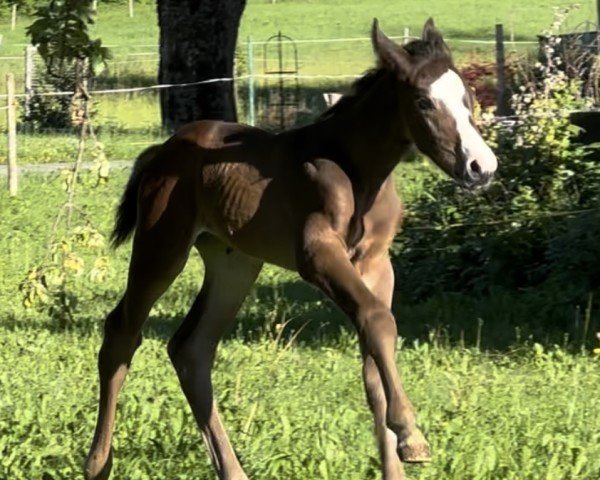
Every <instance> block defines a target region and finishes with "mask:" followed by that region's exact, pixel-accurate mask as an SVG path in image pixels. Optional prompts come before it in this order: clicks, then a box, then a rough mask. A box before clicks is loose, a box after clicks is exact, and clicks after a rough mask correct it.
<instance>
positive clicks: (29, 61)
mask: <svg viewBox="0 0 600 480" xmlns="http://www.w3.org/2000/svg"><path fill="white" fill-rule="evenodd" d="M34 53H35V47H34V46H33V45H27V47H25V117H28V116H29V113H30V111H31V97H33V77H34V75H35V65H34V63H33V55H34Z"/></svg>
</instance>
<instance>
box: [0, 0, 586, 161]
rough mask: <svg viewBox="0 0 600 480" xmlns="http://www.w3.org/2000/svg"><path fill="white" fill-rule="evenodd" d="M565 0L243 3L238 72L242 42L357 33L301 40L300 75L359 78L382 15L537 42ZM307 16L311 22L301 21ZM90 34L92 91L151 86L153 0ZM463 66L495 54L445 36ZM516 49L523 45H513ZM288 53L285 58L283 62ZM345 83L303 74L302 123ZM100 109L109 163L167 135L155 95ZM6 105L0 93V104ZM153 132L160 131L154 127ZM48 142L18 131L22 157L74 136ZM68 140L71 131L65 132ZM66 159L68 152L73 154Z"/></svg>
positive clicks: (15, 47) (3, 20)
mask: <svg viewBox="0 0 600 480" xmlns="http://www.w3.org/2000/svg"><path fill="white" fill-rule="evenodd" d="M570 3H571V2H570V1H565V0H557V1H554V2H552V3H551V4H548V2H546V1H544V0H535V1H531V2H526V3H524V2H520V1H517V0H510V1H506V2H497V1H492V0H485V1H477V2H474V1H472V2H464V1H457V0H452V1H441V0H436V1H427V2H404V3H402V4H401V5H398V4H395V3H393V2H386V1H383V0H377V1H374V0H371V1H345V2H342V1H325V2H316V1H310V0H306V1H283V2H277V3H275V4H272V3H270V2H267V1H265V0H260V1H250V2H249V3H248V5H247V7H246V11H245V13H244V16H243V18H242V23H241V26H240V32H239V41H238V47H239V48H238V50H239V51H238V56H237V58H238V59H240V61H239V62H238V73H240V74H244V73H246V72H247V62H248V59H247V56H246V43H245V42H246V39H247V38H248V37H249V36H252V38H253V40H255V41H264V40H266V39H267V38H268V37H270V36H271V35H273V34H275V33H277V31H279V30H281V31H282V32H283V33H285V34H287V35H290V36H291V37H292V38H294V39H297V40H305V39H329V38H363V40H359V41H352V42H329V43H328V42H325V43H317V44H313V43H298V55H299V73H300V74H303V75H333V76H335V75H358V74H360V73H362V72H364V71H365V70H366V69H368V68H369V67H371V66H372V65H373V54H372V49H371V46H370V43H369V41H368V40H366V38H367V37H368V31H369V26H370V22H371V19H372V18H373V17H375V16H377V17H379V19H380V20H381V24H382V27H383V28H384V30H385V31H386V32H387V33H388V34H390V35H402V34H403V32H404V28H405V27H408V28H409V29H410V32H411V34H413V35H419V34H420V29H421V27H422V24H423V22H424V21H425V19H426V18H427V17H428V16H430V15H433V16H434V17H435V18H436V20H437V22H438V25H439V26H440V28H441V29H442V30H443V31H444V33H445V34H446V36H447V37H448V38H450V39H452V38H462V39H476V40H487V41H490V40H493V38H494V24H495V23H497V22H502V23H504V25H505V29H506V32H507V35H510V33H511V32H512V33H513V34H514V38H515V39H516V40H527V41H535V38H536V37H535V35H536V34H537V33H539V32H540V31H542V30H543V29H545V28H547V27H548V26H549V24H550V22H551V20H552V8H551V6H553V5H557V6H559V5H560V6H566V5H569V4H570ZM580 3H581V8H580V9H579V10H577V11H576V12H574V13H573V14H572V16H571V18H570V19H569V21H568V22H567V25H566V26H565V29H567V30H568V29H569V28H572V29H578V28H579V27H580V25H581V23H582V22H583V21H585V20H591V19H593V18H594V16H595V3H594V2H593V1H592V0H586V1H584V2H580ZM0 14H2V15H3V16H2V17H0V33H1V34H2V35H3V36H4V39H3V42H2V45H1V46H0V57H1V56H17V57H22V54H23V48H24V47H23V46H22V44H24V43H26V42H27V38H26V35H25V27H26V26H27V25H28V24H29V23H30V22H31V19H30V18H28V17H26V16H20V17H19V21H18V23H17V29H16V30H15V31H14V32H12V31H10V28H9V27H8V25H9V21H10V20H9V16H8V11H6V10H5V11H3V12H0ZM307 18H310V22H307V21H306V19H307ZM94 34H95V35H98V36H99V37H100V38H102V40H103V41H104V43H105V44H107V45H111V46H113V48H112V51H113V54H114V59H113V61H112V62H110V65H109V70H108V72H107V73H105V74H103V75H102V76H101V77H100V78H99V79H98V81H97V82H96V88H117V87H123V86H140V85H151V84H154V83H156V76H157V69H158V57H157V56H154V55H150V56H136V54H139V53H154V54H156V53H157V48H156V47H154V46H155V45H157V43H158V25H157V18H156V8H155V6H154V4H153V3H152V2H149V3H144V4H141V5H136V9H135V16H134V18H129V17H128V15H127V5H126V3H125V2H122V4H118V5H115V4H102V3H101V4H100V8H99V13H98V18H97V24H96V26H95V27H94ZM449 42H450V45H451V47H452V49H453V51H455V53H456V56H457V58H458V61H459V62H460V63H465V62H470V61H489V60H492V59H493V51H494V48H493V45H490V44H472V43H460V42H453V41H452V40H449ZM513 47H514V48H516V49H517V50H519V51H520V52H522V51H524V49H525V50H526V49H528V48H530V47H527V46H519V47H517V46H511V45H508V46H507V48H508V50H509V51H510V50H512V49H513ZM265 53H266V56H267V57H268V58H269V59H272V58H273V56H274V55H275V52H274V50H272V49H267V50H266V52H264V51H263V47H262V45H256V46H255V48H254V71H255V73H256V74H261V73H263V70H264V61H263V60H264V56H265ZM289 58H290V56H289V55H287V56H286V59H289ZM9 71H12V72H14V73H15V74H16V77H17V83H18V87H17V90H19V91H20V90H21V89H22V83H23V61H22V59H21V58H18V59H16V60H8V59H5V60H2V61H1V62H0V77H1V78H4V74H5V73H7V72H9ZM350 82H351V79H328V80H327V79H316V80H308V79H306V80H304V79H303V80H302V81H301V84H300V87H301V92H302V96H303V98H305V99H306V101H307V102H308V103H309V105H310V108H311V113H310V115H303V116H302V118H300V119H299V120H298V121H299V122H300V123H302V122H306V121H307V120H310V118H312V117H313V116H314V115H316V114H317V113H319V111H321V110H323V109H324V108H325V105H324V102H323V100H322V98H321V97H320V92H322V91H343V90H344V89H345V87H346V86H347V85H348V84H349V83H350ZM268 85H269V83H266V80H264V79H258V80H257V87H258V88H264V87H266V86H268ZM238 87H239V90H238V93H239V98H240V102H239V107H238V109H239V112H240V119H241V120H242V121H247V119H248V117H247V112H246V111H245V103H246V102H245V100H244V97H245V94H246V84H245V83H244V82H243V81H242V82H239V85H238ZM95 102H96V103H95V105H96V109H97V111H98V115H97V117H96V119H95V122H96V124H97V125H98V126H100V127H104V129H105V131H111V132H114V131H115V130H117V131H118V132H119V134H120V135H121V136H120V137H119V138H115V136H114V135H112V134H107V135H105V136H103V138H101V140H102V141H103V143H105V144H106V148H107V153H108V154H109V157H110V158H112V159H117V160H122V159H130V158H134V157H135V156H136V154H137V153H138V152H139V149H140V148H143V146H144V145H147V144H150V143H154V142H155V141H157V140H161V139H164V135H161V134H160V133H159V129H160V110H159V99H158V95H157V94H156V92H146V93H143V94H137V95H128V94H117V95H102V96H97V97H96V98H95ZM4 104H5V100H4V99H0V106H3V105H4ZM257 107H258V109H259V112H258V119H259V123H260V122H263V123H264V119H263V117H262V111H261V110H262V109H263V108H264V107H263V106H262V105H261V103H260V101H259V102H258V105H257ZM4 117H5V115H4V114H0V128H2V129H3V128H5V123H6V121H5V118H4ZM157 132H158V133H157ZM56 133H57V135H56V136H55V137H54V138H51V137H49V136H47V135H29V134H27V133H26V132H22V133H20V135H19V160H18V161H19V163H21V164H27V163H45V162H59V161H64V160H65V159H66V158H68V156H69V154H70V153H69V152H71V151H72V150H73V149H72V144H73V143H74V140H72V138H69V139H65V138H61V133H60V132H56ZM69 136H70V134H69ZM71 155H73V154H71ZM5 157H6V145H5V144H4V143H2V144H0V161H3V160H4V158H5Z"/></svg>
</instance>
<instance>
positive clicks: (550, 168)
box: [394, 42, 600, 299]
mask: <svg viewBox="0 0 600 480" xmlns="http://www.w3.org/2000/svg"><path fill="white" fill-rule="evenodd" d="M547 48H548V49H549V52H548V53H549V54H550V57H549V58H553V57H552V55H551V54H552V53H553V43H552V42H550V43H549V44H548V47H547ZM559 67H560V65H559V63H558V62H557V61H549V62H548V63H546V64H544V65H542V64H539V63H538V64H537V65H536V67H535V69H536V71H537V73H538V75H537V79H535V80H532V81H531V82H529V83H528V84H526V85H524V86H522V87H521V89H520V91H519V92H518V93H517V94H515V95H514V97H513V100H512V104H513V105H512V106H513V109H514V112H515V116H514V119H512V120H511V121H509V122H506V121H505V122H497V121H495V120H493V119H492V118H491V116H489V115H488V116H486V115H484V116H483V117H484V118H483V121H484V125H485V127H484V129H483V131H484V135H485V136H486V137H487V140H488V142H489V143H490V144H491V145H493V146H494V147H495V150H496V153H497V155H498V158H499V162H500V166H499V172H498V175H497V177H498V178H497V179H496V180H495V182H494V184H493V185H492V186H491V187H490V188H489V189H488V190H486V191H485V192H481V193H480V194H478V195H473V194H471V193H465V192H464V191H461V190H460V189H459V188H458V187H455V186H454V185H452V184H451V183H450V182H448V181H447V180H446V179H442V178H440V177H439V176H433V175H432V178H431V181H430V183H429V185H430V187H429V188H428V189H427V191H425V192H423V195H422V196H421V197H420V198H419V199H418V200H417V201H416V203H415V204H413V205H410V206H409V207H410V208H411V209H410V211H409V216H408V218H407V221H406V224H405V232H404V234H403V235H400V236H399V237H398V239H397V242H396V244H395V248H394V253H395V263H396V268H397V269H398V271H399V274H400V278H411V282H410V284H406V285H405V286H404V287H402V286H401V288H402V289H403V290H404V293H405V294H407V296H409V297H411V298H413V299H417V298H423V297H428V296H430V295H431V294H433V293H435V292H439V291H450V292H456V291H459V292H477V293H486V292H489V291H490V289H491V288H493V287H498V286H500V287H505V288H510V289H523V288H528V287H532V286H536V285H539V284H541V283H544V282H549V281H554V282H562V283H565V284H568V285H570V286H572V287H574V288H570V289H568V290H569V293H570V294H573V295H585V294H587V292H588V291H589V290H586V289H590V288H595V286H597V279H598V278H599V277H598V265H600V263H599V262H598V258H599V257H600V246H599V245H600V244H599V242H597V241H595V239H597V238H598V236H597V234H598V232H599V230H600V216H599V215H598V206H599V205H600V164H599V163H598V162H597V161H595V160H594V159H593V157H592V156H591V155H590V149H589V147H584V146H582V145H579V144H577V143H576V141H575V139H576V136H577V134H578V129H577V127H575V126H573V125H572V124H571V123H570V121H569V112H570V111H572V110H575V109H581V108H585V107H586V106H587V101H586V100H585V99H583V98H581V96H580V94H579V92H580V91H581V88H580V87H581V85H580V83H579V82H577V81H572V80H569V79H568V78H567V77H566V76H565V75H564V73H562V72H561V71H560V68H559ZM594 262H595V263H594ZM595 282H596V283H595ZM400 284H401V285H402V283H400ZM415 286H416V287H415ZM565 293H567V292H565Z"/></svg>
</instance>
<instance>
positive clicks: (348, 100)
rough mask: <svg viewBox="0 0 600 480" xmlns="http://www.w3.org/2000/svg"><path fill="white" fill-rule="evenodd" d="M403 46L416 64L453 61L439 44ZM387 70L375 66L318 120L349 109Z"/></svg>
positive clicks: (422, 42)
mask: <svg viewBox="0 0 600 480" xmlns="http://www.w3.org/2000/svg"><path fill="white" fill-rule="evenodd" d="M403 48H404V49H405V50H406V51H407V52H408V53H409V54H410V56H411V57H413V58H414V63H415V64H423V63H425V62H429V61H432V60H447V61H449V62H450V61H451V59H450V53H449V52H448V51H446V50H445V49H444V48H440V47H439V46H438V45H432V44H431V43H429V42H424V41H423V40H412V41H411V42H409V43H407V44H406V45H404V46H403ZM387 73H388V72H387V70H385V69H384V68H382V67H375V68H372V69H371V70H368V71H367V72H366V73H365V74H364V75H363V76H362V77H360V78H359V79H358V80H356V81H355V82H354V83H353V84H352V86H351V87H350V93H347V94H344V96H343V97H342V98H340V99H339V100H338V102H337V103H336V104H334V105H332V106H331V107H329V108H328V109H327V110H325V111H324V112H323V113H322V114H321V115H319V116H318V117H317V120H316V121H320V120H326V119H328V118H330V117H331V116H332V115H335V114H337V113H339V112H341V111H343V110H346V109H348V108H349V107H351V106H352V105H354V104H355V103H356V102H357V100H359V99H360V98H361V97H362V96H363V94H364V93H366V92H367V91H369V90H370V89H371V87H372V86H373V85H374V84H375V83H377V81H378V80H379V79H381V78H382V77H383V76H385V75H386V74H387Z"/></svg>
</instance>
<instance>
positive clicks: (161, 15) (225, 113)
mask: <svg viewBox="0 0 600 480" xmlns="http://www.w3.org/2000/svg"><path fill="white" fill-rule="evenodd" d="M245 6H246V0H157V8H158V23H159V27H160V68H159V83H161V84H181V83H193V82H198V81H202V80H209V79H214V78H231V77H233V64H234V54H235V45H236V41H237V35H238V27H239V24H240V18H241V16H242V12H243V11H244V7H245ZM160 103H161V118H162V124H163V127H164V128H166V129H168V130H169V131H173V130H176V129H177V128H178V127H180V126H181V125H184V124H186V123H189V122H191V121H194V120H201V119H214V120H226V121H236V120H237V115H236V111H235V96H234V85H233V82H231V81H222V82H215V83H208V84H203V85H197V86H190V87H173V88H166V89H163V90H161V92H160Z"/></svg>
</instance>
